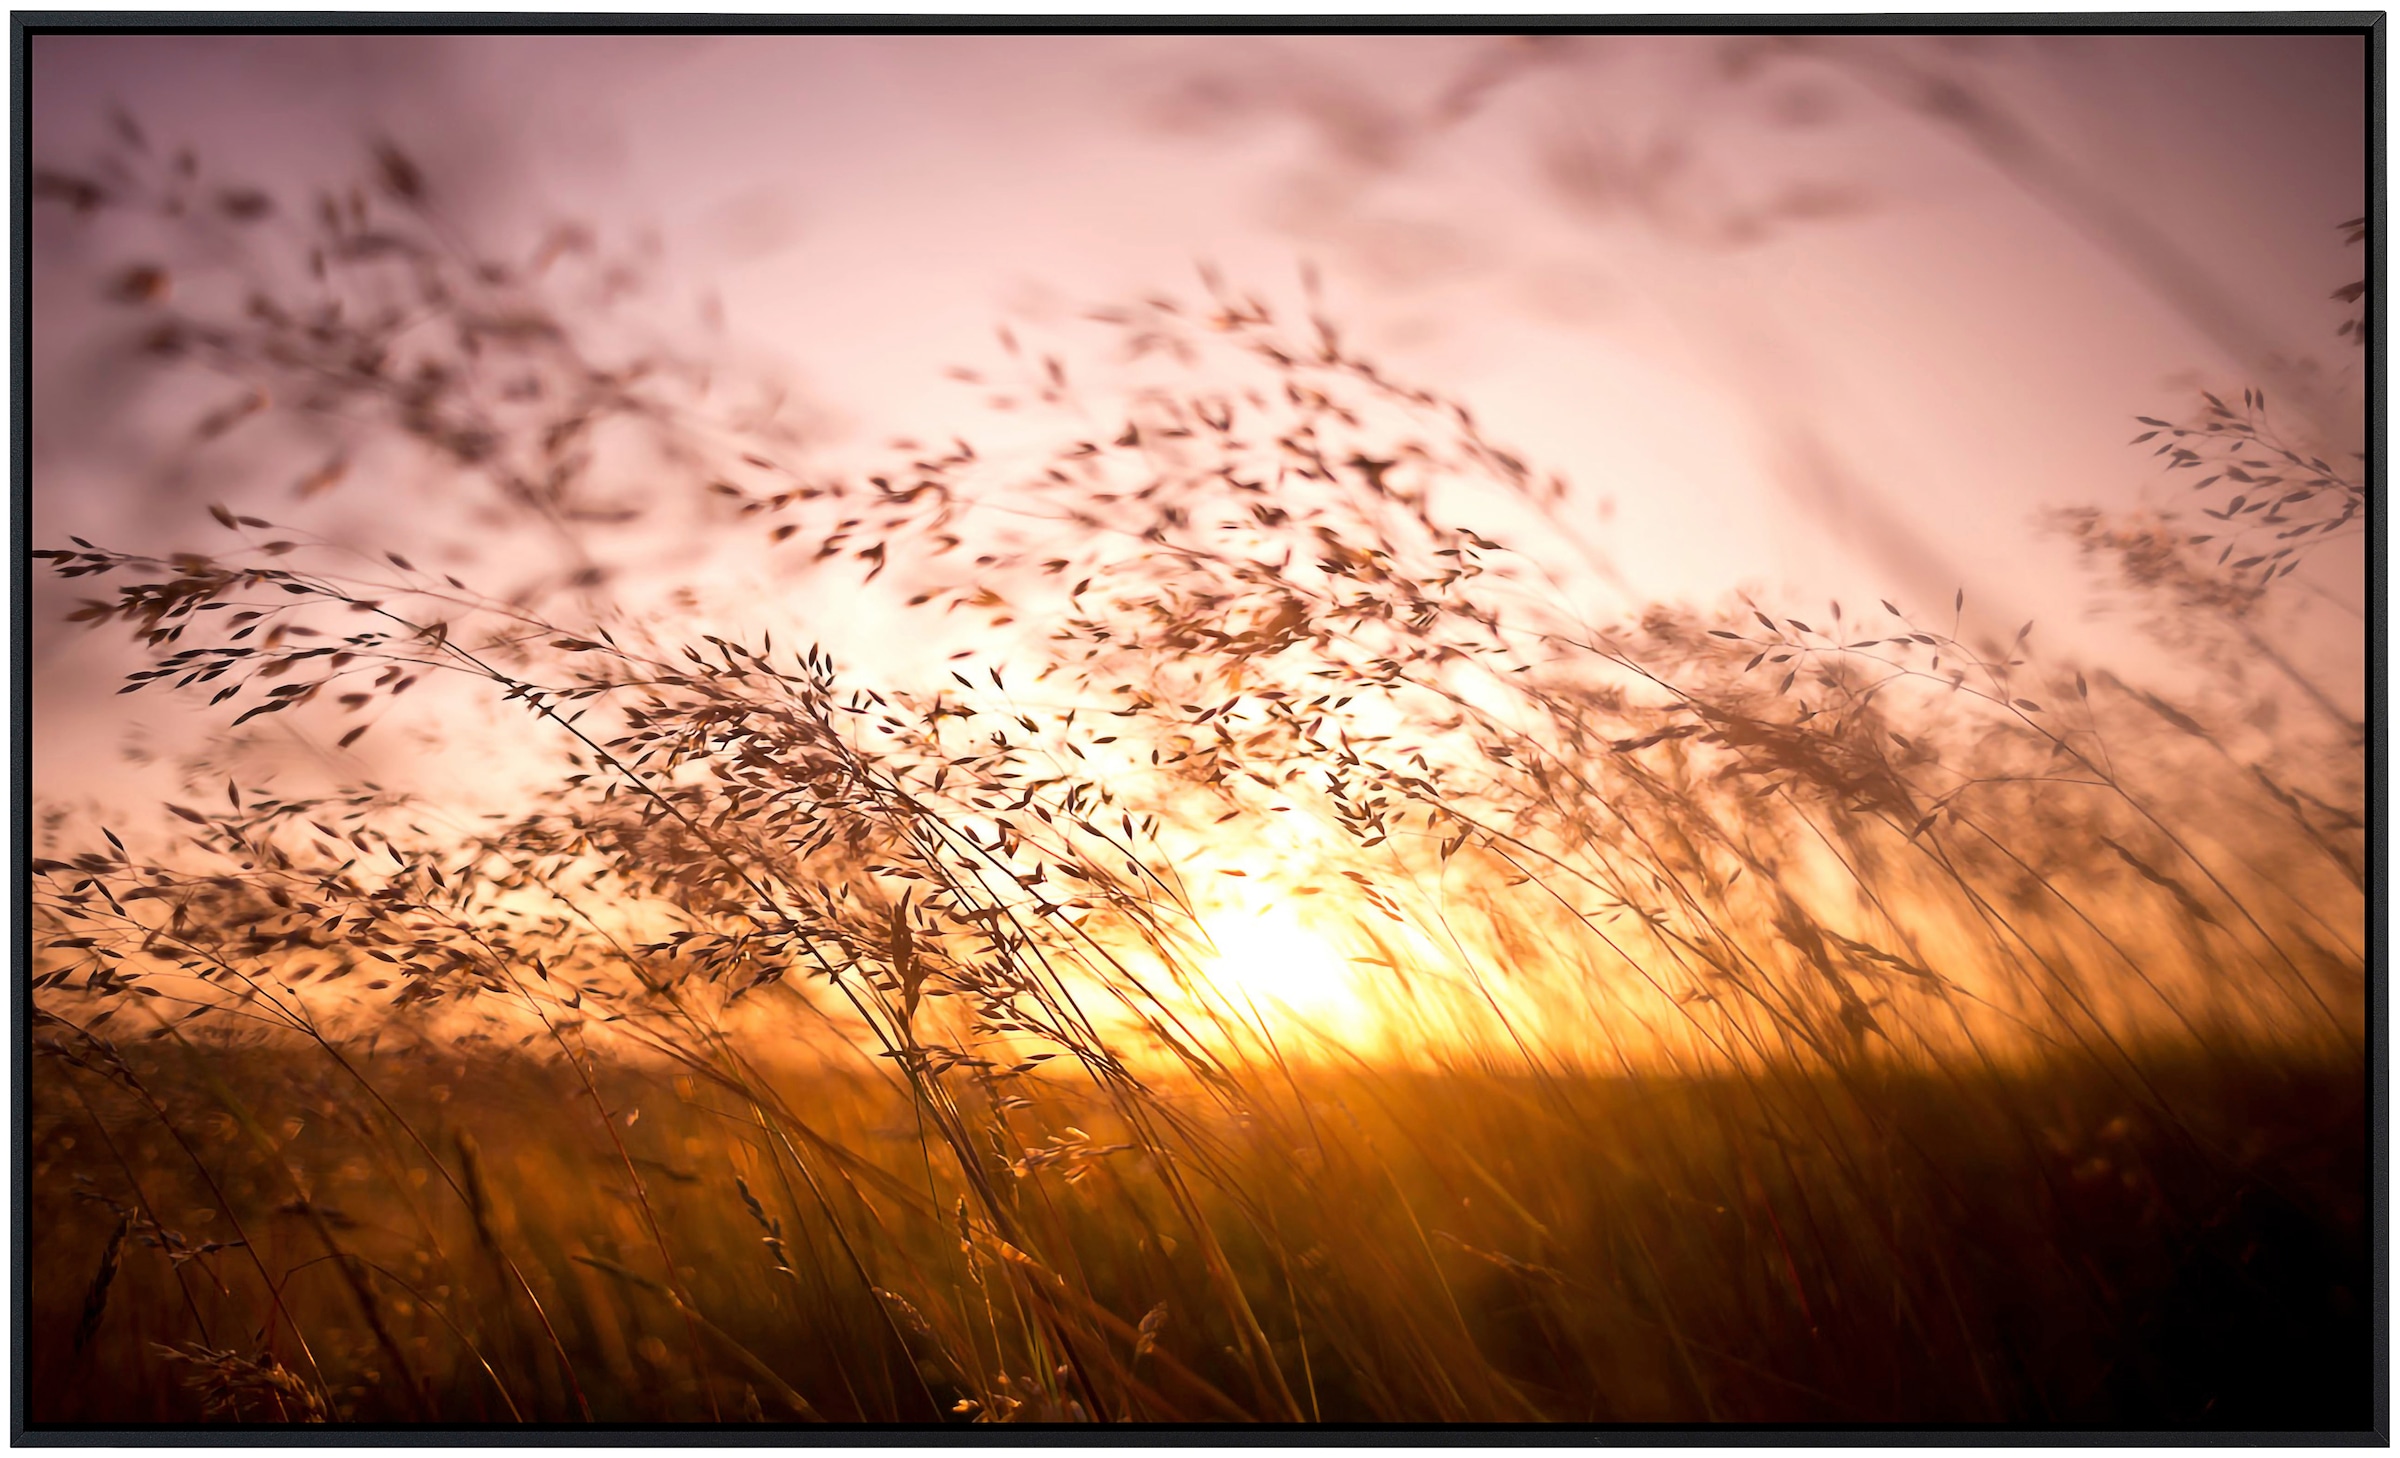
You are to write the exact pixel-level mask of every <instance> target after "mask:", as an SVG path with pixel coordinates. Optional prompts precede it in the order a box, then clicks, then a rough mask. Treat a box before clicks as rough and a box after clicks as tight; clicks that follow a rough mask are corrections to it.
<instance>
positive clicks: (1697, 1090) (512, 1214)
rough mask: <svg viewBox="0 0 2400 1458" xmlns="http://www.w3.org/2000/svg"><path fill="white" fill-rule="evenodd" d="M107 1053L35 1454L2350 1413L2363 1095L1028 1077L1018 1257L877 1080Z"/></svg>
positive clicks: (45, 1121)
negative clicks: (1181, 1127)
mask: <svg viewBox="0 0 2400 1458" xmlns="http://www.w3.org/2000/svg"><path fill="white" fill-rule="evenodd" d="M127 1056H128V1057H129V1058H130V1060H131V1061H130V1063H129V1064H128V1065H127V1066H126V1067H125V1068H123V1069H122V1070H121V1071H120V1072H119V1073H118V1074H117V1076H115V1077H113V1078H111V1077H103V1076H102V1075H101V1074H100V1073H98V1072H97V1071H95V1070H94V1069H85V1070H82V1071H78V1072H76V1073H75V1074H73V1075H72V1076H70V1077H63V1078H60V1079H56V1080H48V1081H44V1082H42V1083H39V1084H37V1085H36V1095H37V1097H36V1106H35V1108H34V1111H33V1120H32V1139H33V1160H34V1168H33V1175H34V1178H33V1180H32V1183H31V1199H32V1209H31V1231H32V1241H31V1245H30V1248H29V1250H28V1255H29V1257H30V1263H31V1275H32V1297H33V1299H32V1306H31V1309H30V1313H29V1315H30V1326H31V1330H32V1331H33V1333H34V1334H35V1339H34V1341H33V1342H32V1344H31V1346H30V1349H29V1351H28V1354H27V1356H28V1362H29V1372H28V1376H29V1379H30V1381H29V1387H28V1392H29V1395H30V1401H31V1406H30V1410H29V1412H28V1414H27V1416H28V1418H29V1419H30V1420H31V1421H32V1422H34V1423H35V1424H37V1425H47V1424H54V1423H101V1424H115V1423H141V1422H170V1423H188V1422H195V1421H202V1420H211V1419H214V1420H250V1421H262V1420H283V1419H293V1418H299V1419H306V1418H312V1417H322V1418H330V1419H334V1420H337V1421H339V1420H351V1421H371V1422H392V1421H399V1422H408V1421H437V1422H451V1423H460V1422H464V1423H480V1422H504V1421H509V1420H512V1419H515V1418H523V1419H535V1420H543V1419H546V1420H559V1421H566V1420H577V1419H580V1418H581V1417H583V1416H584V1415H585V1414H586V1412H587V1411H588V1414H589V1416H590V1417H592V1418H596V1419H599V1420H602V1421H609V1420H618V1421H657V1420H687V1421H690V1420H697V1421H707V1420H711V1419H718V1418H721V1419H726V1420H741V1419H749V1420H765V1421H795V1420H797V1421H808V1420H829V1421H835V1422H844V1421H869V1422H878V1421H904V1422H941V1421H949V1422H960V1421H967V1420H969V1419H971V1418H975V1417H986V1418H988V1417H992V1416H1013V1417H1016V1418H1018V1419H1020V1420H1040V1419H1043V1418H1055V1419H1068V1418H1075V1417H1081V1416H1087V1415H1094V1416H1101V1417H1105V1418H1113V1419H1120V1420H1124V1419H1130V1420H1136V1421H1178V1422H1209V1421H1224V1420H1238V1419H1262V1418H1263V1419H1279V1418H1292V1417H1306V1418H1321V1419H1323V1420H1326V1421H1349V1422H1456V1421H1492V1420H1499V1421H1545V1422H1604V1423H1605V1422H1626V1421H1670V1422H1697V1421H1720V1422H1830V1423H1841V1424H1855V1423H1941V1422H1961V1421H1964V1422H1987V1421H2004V1422H2026V1423H2046V1424H2059V1425H2069V1426H2077V1427H2085V1426H2090V1427H2108V1426H2130V1427H2151V1428H2183V1427H2223V1428H2251V1429H2329V1428H2361V1427H2365V1426H2367V1425H2368V1423H2369V1422H2370V1411H2369V1402H2370V1386H2369V1374H2368V1370H2367V1363H2368V1356H2369V1351H2370V1335H2371V1334H2370V1331H2369V1325H2368V1324H2369V1319H2370V1311H2369V1290H2370V1287H2369V1271H2368V1230H2367V1223H2366V1213H2367V1212H2366V1205H2365V1199H2364V1192H2365V1189H2366V1094H2365V1088H2364V1085H2363V1081H2362V1080H2361V1079H2360V1077H2359V1076H2358V1075H2357V1074H2356V1072H2355V1071H2350V1070H2340V1069H2332V1068H2323V1067H2300V1066H2291V1065H2288V1064H2284V1065H2278V1064H2277V1063H2275V1062H2273V1061H2270V1060H2268V1059H2265V1058H2257V1059H2249V1058H2240V1059H2235V1060H2233V1061H2220V1062H2215V1063H2203V1062H2200V1061H2197V1060H2195V1059H2192V1058H2188V1057H2181V1058H2165V1059H2160V1060H2155V1061H2152V1062H2151V1063H2149V1064H2148V1065H2146V1066H2145V1067H2144V1068H2143V1069H2142V1076H2143V1080H2144V1081H2145V1082H2146V1084H2147V1087H2136V1086H2132V1085H2131V1084H2130V1083H2129V1080H2128V1079H2127V1078H2126V1077H2125V1076H2124V1075H2123V1074H2122V1073H2110V1072H2107V1071H2104V1070H2100V1069H2096V1068H2093V1067H2089V1066H2084V1067H2073V1066H2047V1067H2033V1068H2027V1069H2024V1070H2022V1071H2017V1072H2008V1073H2003V1072H1985V1073H1981V1074H1965V1075H1961V1074H1954V1073H1943V1074H1940V1075H1931V1074H1911V1073H1900V1072H1890V1073H1885V1074H1874V1073H1869V1074H1864V1075H1861V1074H1858V1073H1855V1072H1854V1073H1853V1074H1852V1075H1850V1076H1848V1077H1845V1078H1843V1079H1831V1078H1825V1077H1816V1078H1799V1077H1794V1078H1789V1079H1783V1080H1773V1081H1767V1080H1740V1079H1698V1078H1691V1079H1654V1080H1643V1079H1629V1078H1613V1079H1609V1078H1548V1079H1534V1078H1522V1077H1509V1076H1505V1075H1497V1074H1478V1073H1472V1072H1454V1073H1399V1072H1369V1071H1361V1070H1355V1069H1354V1070H1350V1071H1346V1072H1334V1071H1318V1072H1306V1071H1303V1072H1296V1073H1294V1074H1293V1075H1292V1077H1291V1081H1290V1082H1289V1083H1288V1085H1287V1086H1286V1087H1285V1088H1284V1089H1283V1090H1281V1091H1280V1094H1279V1096H1276V1097H1270V1098H1263V1099H1259V1100H1257V1101H1256V1102H1253V1103H1250V1104H1248V1105H1247V1106H1244V1107H1241V1108H1239V1109H1225V1108H1218V1109H1215V1110H1213V1111H1206V1112H1203V1111H1202V1110H1201V1109H1200V1106H1199V1104H1198V1102H1197V1101H1194V1103H1193V1107H1194V1114H1195V1117H1194V1118H1193V1119H1192V1120H1191V1122H1190V1123H1189V1125H1188V1133H1187V1135H1186V1136H1185V1137H1183V1138H1181V1139H1179V1140H1178V1141H1177V1142H1175V1143H1174V1144H1172V1145H1169V1146H1166V1147H1164V1148H1159V1147H1155V1146H1154V1147H1153V1148H1151V1149H1148V1150H1144V1151H1141V1152H1138V1153H1137V1152H1136V1151H1135V1150H1132V1149H1124V1148H1112V1147H1111V1146H1112V1145H1116V1144H1118V1143H1119V1142H1120V1141H1119V1140H1118V1139H1117V1138H1115V1137H1114V1136H1115V1134H1116V1133H1117V1132H1119V1131H1116V1130H1113V1129H1111V1127H1110V1126H1109V1120H1110V1115H1109V1112H1108V1110H1107V1109H1106V1108H1103V1107H1098V1106H1096V1105H1095V1104H1094V1103H1093V1102H1092V1101H1091V1100H1088V1099H1086V1098H1083V1097H1081V1096H1079V1095H1078V1094H1077V1093H1075V1092H1074V1091H1073V1090H1072V1089H1071V1088H1070V1087H1069V1086H1068V1085H1067V1083H1066V1081H1065V1080H1063V1079H1060V1080H1050V1081H1044V1082H1022V1081H1021V1082H1020V1083H1019V1085H1017V1086H1016V1087H1015V1089H1014V1090H1013V1096H1014V1097H1018V1098H1024V1099H1026V1100H1027V1103H1026V1106H1024V1107H1022V1108H1020V1109H1017V1110H1015V1111H1014V1112H1015V1113H1016V1115H1017V1117H1018V1118H1019V1119H1020V1120H1022V1121H1024V1122H1025V1123H1026V1125H1027V1126H1028V1127H1034V1126H1037V1125H1038V1126H1040V1127H1043V1128H1048V1129H1054V1130H1055V1129H1059V1128H1062V1127H1069V1126H1071V1127H1073V1128H1076V1129H1079V1130H1082V1131H1084V1132H1085V1133H1086V1134H1088V1136H1089V1137H1088V1138H1087V1139H1082V1140H1078V1139H1076V1138H1075V1137H1074V1136H1072V1135H1061V1136H1056V1137H1054V1138H1053V1139H1051V1140H1049V1141H1047V1142H1045V1143H1035V1144H1033V1148H1035V1149H1046V1150H1053V1151H1063V1152H1061V1153H1058V1154H1056V1156H1055V1157H1053V1158H1050V1159H1047V1160H1045V1159H1043V1158H1041V1157H1040V1156H1038V1155H1037V1156H1035V1157H1033V1158H1031V1159H1026V1158H1024V1157H1023V1156H1020V1158H1019V1161H1018V1164H1017V1166H1016V1167H1017V1169H1019V1170H1021V1171H1022V1173H1021V1174H1018V1175H1017V1176H1016V1177H1014V1178H1010V1179H1007V1180H1006V1181H1005V1182H1004V1183H1005V1192H1004V1199H1005V1201H1006V1206H1007V1208H1008V1209H1010V1210H1011V1211H1012V1212H1013V1216H1014V1218H1015V1220H1017V1221H1018V1222H1019V1223H1020V1224H1021V1226H1022V1227H1023V1228H1026V1229H1032V1230H1038V1231H1039V1232H1040V1233H1041V1235H1042V1237H1043V1239H1042V1241H1041V1248H1042V1249H1043V1251H1044V1252H1045V1257H1046V1259H1044V1260H1042V1261H1036V1260H1035V1259H1034V1258H1033V1257H1031V1256H1028V1255H1026V1254H1024V1253H1023V1252H1022V1251H1021V1250H1020V1249H1018V1248H1017V1247H1015V1246H1013V1245H1011V1244H1010V1243H1008V1242H1006V1241H1004V1240H1001V1239H999V1238H997V1237H995V1236H992V1235H991V1234H990V1233H989V1222H987V1221H984V1220H982V1219H981V1218H977V1219H975V1220H973V1221H969V1220H968V1219H967V1217H966V1216H965V1214H964V1213H963V1207H962V1206H961V1205H960V1203H959V1194H958V1191H957V1189H956V1184H957V1180H956V1177H955V1174H954V1173H953V1172H950V1171H947V1170H944V1169H941V1168H939V1167H932V1168H929V1167H928V1161H927V1159H926V1156H925V1154H924V1151H923V1146H922V1144H921V1142H920V1139H919V1136H918V1132H917V1130H916V1129H915V1127H914V1125H913V1124H912V1123H910V1122H909V1118H908V1114H907V1107H908V1106H907V1101H906V1099H905V1097H904V1096H893V1095H892V1094H890V1093H889V1092H888V1091H887V1090H884V1089H882V1088H880V1087H879V1086H877V1085H876V1084H874V1083H873V1082H872V1081H870V1080H866V1079H859V1080H850V1079H844V1078H840V1077H836V1076H834V1075H832V1074H829V1073H826V1072H823V1071H819V1072H816V1073H813V1074H809V1073H789V1074H786V1075H783V1076H780V1077H777V1076H768V1077H767V1078H766V1080H765V1081H766V1082H767V1083H769V1084H771V1085H772V1086H773V1090H774V1093H775V1095H776V1096H777V1097H778V1098H779V1099H780V1100H781V1102H782V1103H783V1105H784V1107H785V1109H786V1110H787V1111H791V1112H794V1113H796V1114H797V1115H798V1117H797V1118H795V1119H793V1120H792V1122H790V1123H789V1124H786V1123H784V1122H783V1121H782V1120H781V1119H777V1120H774V1121H771V1122H773V1123H774V1124H775V1126H776V1127H775V1128H774V1129H771V1130H770V1129H765V1128H762V1121H761V1120H760V1119H759V1118H757V1117H756V1116H755V1111H754V1110H745V1109H744V1108H742V1107H739V1106H737V1104H736V1103H735V1101H734V1100H732V1099H730V1098H728V1097H726V1096H724V1095H723V1094H722V1093H721V1092H720V1091H719V1090H716V1089H713V1088H710V1087H708V1086H706V1085H697V1086H696V1085H695V1084H694V1083H693V1081H692V1080H691V1079H690V1078H689V1077H687V1076H682V1075H673V1074H669V1073H664V1072H646V1071H642V1070H639V1069H635V1068H631V1067H626V1066H622V1065H620V1066H615V1067H599V1068H597V1069H596V1073H597V1093H598V1098H599V1102H600V1104H602V1105H605V1106H606V1107H607V1108H608V1109H609V1110H610V1111H611V1112H612V1113H613V1114H614V1116H615V1117H614V1119H613V1120H612V1121H611V1123H610V1124H606V1125H604V1124H603V1123H602V1122H601V1120H600V1118H599V1116H598V1115H597V1113H596V1112H595V1111H594V1110H595V1106H594V1104H593V1101H592V1097H591V1094H590V1093H589V1092H587V1091H586V1090H585V1089H584V1088H583V1087H582V1084H581V1080H580V1079H579V1078H578V1077H577V1076H576V1075H575V1074H574V1073H572V1072H571V1071H569V1069H568V1068H567V1067H565V1066H564V1065H561V1064H555V1063H553V1064H543V1063H540V1062H537V1061H535V1060H532V1059H530V1058H513V1059H511V1058H497V1057H488V1056H483V1057H475V1058H469V1059H458V1058H456V1057H452V1056H447V1055H435V1054H431V1053H427V1054H423V1055H416V1056H400V1055H393V1054H389V1053H387V1054H385V1055H383V1056H381V1057H380V1058H376V1057H369V1058H365V1059H363V1061H362V1062H360V1064H359V1065H358V1068H359V1071H360V1072H361V1073H364V1074H365V1075H366V1076H367V1077H368V1078H370V1079H372V1080H373V1081H374V1083H375V1085H376V1087H377V1089H378V1090H379V1092H380V1094H381V1095H382V1097H383V1098H388V1100H389V1102H388V1104H385V1103H383V1102H381V1101H380V1100H379V1099H377V1098H373V1097H368V1096H364V1095H362V1093H361V1085H360V1084H359V1083H358V1082H357V1081H355V1080H353V1079H351V1078H350V1077H348V1076H347V1075H345V1074H342V1073H341V1072H339V1071H338V1070H336V1069H334V1068H332V1067H330V1066H329V1065H328V1064H327V1063H326V1062H325V1060H324V1058H323V1056H322V1055H321V1054H311V1053H308V1052H305V1051H276V1050H270V1049H260V1048H251V1049H246V1050H232V1049H199V1048H194V1047H189V1046H185V1047H181V1048H177V1047H175V1046H173V1045H163V1044H153V1045H151V1051H148V1052H145V1053H142V1054H140V1055H138V1056H137V1055H127ZM93 1061H94V1063H95V1064H101V1063H104V1062H105V1060H103V1059H98V1058H95V1059H94V1060H93ZM133 1083H138V1085H139V1091H138V1092H137V1091H135V1090H134V1089H133V1088H132V1087H130V1086H129V1085H131V1084H133ZM1169 1097H1170V1098H1172V1095H1169ZM151 1100H156V1102H157V1105H158V1108H159V1109H162V1110H164V1111H166V1112H167V1113H168V1114H169V1115H170V1116H171V1122H172V1124H173V1126H174V1129H173V1131H172V1132H171V1131H170V1129H169V1127H168V1125H167V1124H166V1123H163V1122H162V1121H161V1120H160V1119H159V1118H158V1117H157V1114H156V1113H155V1112H154V1111H153V1110H152V1109H151V1107H150V1101H151ZM893 1119H897V1121H898V1122H896V1123H887V1122H885V1121H888V1120H893ZM1079 1121H1080V1122H1079ZM794 1133H798V1135H799V1141H800V1142H801V1143H805V1144H807V1145H809V1146H810V1147H809V1148H808V1155H809V1158H808V1159H807V1160H806V1162H805V1167H803V1165H802V1164H800V1163H796V1162H795V1158H794V1149H793V1145H792V1142H791V1136H792V1135H793V1134H794ZM1162 1160H1163V1161H1173V1162H1178V1163H1181V1164H1183V1165H1185V1166H1186V1168H1187V1169H1197V1170H1205V1171H1210V1172H1213V1177H1210V1178H1202V1179H1198V1180H1194V1181H1192V1188H1194V1189H1195V1190H1197V1191H1198V1192H1199V1203H1198V1206H1197V1208H1195V1209H1192V1210H1189V1211H1179V1210H1178V1209H1177V1208H1176V1207H1175V1201H1174V1200H1173V1199H1172V1198H1171V1197H1170V1195H1169V1193H1168V1191H1167V1190H1166V1189H1165V1187H1164V1186H1163V1185H1162V1183H1161V1181H1160V1180H1159V1179H1158V1177H1157V1174H1158V1171H1157V1168H1156V1165H1157V1164H1158V1163H1159V1162H1161V1161H1162ZM826 1171H831V1172H833V1174H834V1176H835V1178H834V1180H833V1182H832V1184H831V1187H819V1188H813V1189H812V1188H810V1185H809V1183H808V1181H809V1180H810V1179H812V1178H814V1179H817V1180H819V1181H823V1180H825V1179H826V1178H827V1176H826V1174H825V1173H823V1172H826ZM302 1191H305V1192H306V1194H305V1196H304V1195H303V1194H301V1193H300V1192H302ZM1195 1217H1196V1218H1195ZM236 1240H246V1241H247V1242H248V1244H247V1245H246V1246H241V1247H236V1248H230V1249H209V1248H208V1247H209V1245H211V1244H212V1243H215V1242H227V1241H236ZM1219 1262H1222V1263H1223V1266H1224V1274H1225V1275H1229V1276H1230V1279H1231V1282H1232V1283H1233V1285H1234V1286H1235V1287H1237V1288H1238V1298H1235V1297H1232V1296H1229V1293H1228V1292H1227V1291H1226V1290H1225V1289H1223V1287H1222V1286H1221V1284H1220V1279H1221V1278H1220V1275H1219V1273H1218V1272H1217V1271H1215V1270H1213V1269H1212V1267H1214V1266H1215V1265H1216V1264H1217V1263H1219ZM670 1263H671V1264H670ZM670 1292H673V1293H676V1294H670ZM1235 1299H1238V1300H1239V1301H1241V1302H1244V1303H1246V1304H1247V1306H1248V1309H1249V1312H1250V1314H1251V1316H1252V1317H1253V1318H1254V1319H1255V1323H1256V1330H1255V1333H1245V1332H1244V1331H1243V1330H1242V1325H1243V1323H1241V1322H1239V1321H1237V1320H1236V1319H1235V1316H1234V1315H1233V1312H1234V1309H1235V1308H1234V1305H1233V1302H1234V1300H1235ZM537 1308H538V1309H537ZM1037 1318H1038V1319H1037ZM1262 1338H1263V1346H1261V1345H1259V1343H1260V1341H1261V1339H1262ZM1037 1357H1038V1358H1039V1359H1041V1360H1043V1361H1046V1362H1047V1363H1048V1366H1047V1369H1046V1370H1044V1369H1036V1368H1034V1366H1033V1363H1034V1360H1035V1359H1036V1358H1037ZM1053 1358H1055V1359H1056V1360H1051V1359H1053ZM1012 1402H1013V1403H1016V1404H1020V1405H1021V1406H1018V1407H1015V1408H1008V1407H1007V1406H1006V1405H1007V1404H1009V1403H1012ZM1094 1406H1097V1407H1098V1408H1099V1409H1100V1411H1099V1412H1097V1413H1093V1412H1092V1408H1093V1407H1094ZM995 1408H998V1409H1001V1410H1000V1411H998V1412H995V1411H994V1409H995Z"/></svg>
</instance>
